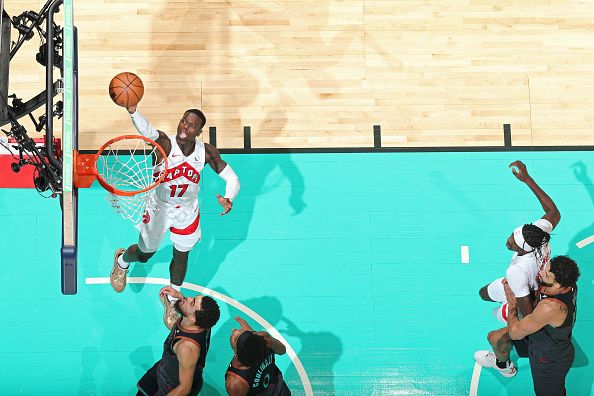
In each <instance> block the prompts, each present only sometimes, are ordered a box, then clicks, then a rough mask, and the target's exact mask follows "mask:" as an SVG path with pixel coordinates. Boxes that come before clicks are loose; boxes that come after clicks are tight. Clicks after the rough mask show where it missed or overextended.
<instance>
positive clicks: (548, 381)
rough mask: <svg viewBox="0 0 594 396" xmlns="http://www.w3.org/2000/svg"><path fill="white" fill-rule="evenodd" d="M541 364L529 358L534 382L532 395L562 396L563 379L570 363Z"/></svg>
mask: <svg viewBox="0 0 594 396" xmlns="http://www.w3.org/2000/svg"><path fill="white" fill-rule="evenodd" d="M567 363H569V362H564V363H561V364H559V363H552V362H541V361H540V359H537V358H536V357H534V356H532V355H531V356H530V371H531V372H532V381H533V382H534V393H535V394H536V396H564V395H565V394H566V389H565V377H566V376H567V373H568V372H569V369H570V368H571V363H569V364H567Z"/></svg>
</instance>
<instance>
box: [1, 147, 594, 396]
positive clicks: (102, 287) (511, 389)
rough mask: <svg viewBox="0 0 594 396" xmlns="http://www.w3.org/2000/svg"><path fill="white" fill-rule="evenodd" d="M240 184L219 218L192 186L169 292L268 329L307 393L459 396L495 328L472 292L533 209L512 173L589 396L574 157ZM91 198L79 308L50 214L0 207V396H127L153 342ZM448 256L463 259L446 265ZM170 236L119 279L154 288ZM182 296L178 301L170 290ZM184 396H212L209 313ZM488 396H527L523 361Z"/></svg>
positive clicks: (585, 225)
mask: <svg viewBox="0 0 594 396" xmlns="http://www.w3.org/2000/svg"><path fill="white" fill-rule="evenodd" d="M223 157H224V159H225V160H227V161H228V162H229V163H230V164H232V165H233V168H234V169H235V170H236V172H237V174H238V175H239V177H240V180H241V185H242V188H241V191H240V194H239V196H238V198H237V200H236V202H235V204H234V206H233V210H232V212H231V213H229V214H228V215H226V216H220V215H219V212H220V207H219V205H218V204H217V202H216V198H215V194H216V193H221V192H222V191H224V182H223V181H222V180H221V179H220V178H219V177H218V176H217V175H216V174H215V173H214V172H213V171H212V170H211V169H210V168H208V169H206V170H205V171H204V173H203V178H202V181H201V183H202V191H201V196H200V200H201V213H202V216H201V226H202V233H203V240H202V241H201V242H200V244H199V245H198V246H197V247H196V248H195V249H194V251H193V252H192V253H191V255H190V260H189V267H188V273H187V275H186V282H188V283H190V284H193V285H198V286H202V287H206V288H209V289H212V290H214V291H216V292H218V293H221V294H223V295H225V296H227V297H228V298H231V299H233V300H236V301H238V302H239V303H241V304H243V305H244V306H246V307H248V308H249V309H251V310H253V311H254V312H256V313H257V314H258V315H259V316H261V317H262V318H263V319H264V320H265V321H267V322H268V323H270V325H272V326H273V327H274V328H275V329H276V330H278V332H280V334H281V335H282V336H283V337H284V338H285V340H286V341H287V342H288V344H289V345H290V347H291V348H292V349H293V350H294V351H295V352H296V354H297V356H298V358H299V361H300V362H301V363H302V365H303V367H304V369H305V373H306V375H307V378H308V380H309V381H310V383H311V387H312V389H313V394H315V395H468V394H469V392H470V386H471V379H472V375H473V369H474V359H473V353H474V351H475V350H479V349H488V347H489V345H488V343H487V340H486V335H487V333H488V331H490V330H494V329H496V328H499V327H502V326H501V324H500V323H499V322H497V320H496V319H495V317H494V316H493V314H492V310H493V309H494V308H495V307H496V306H497V305H496V304H495V303H487V302H484V301H482V300H481V299H480V298H479V295H478V290H479V289H480V288H481V287H482V286H484V285H485V284H487V283H488V282H490V281H491V280H493V279H495V278H497V277H500V276H503V275H504V274H505V269H506V268H507V265H508V264H509V261H510V258H511V256H512V254H511V252H509V251H508V250H507V249H506V247H505V240H506V238H507V237H508V236H509V234H510V233H511V231H512V230H513V229H514V228H515V227H516V226H518V225H520V224H524V223H528V222H532V221H534V220H536V219H537V218H539V217H541V216H542V214H543V211H542V209H541V207H540V204H539V203H538V200H537V199H536V197H535V196H534V195H533V194H532V192H531V191H530V190H529V189H528V188H527V187H526V186H525V185H524V184H523V183H521V182H520V181H518V180H517V179H516V178H515V177H514V176H513V175H512V173H511V171H510V170H509V168H508V164H509V163H511V162H512V161H514V160H517V159H519V160H522V161H523V162H524V163H525V164H526V165H527V167H528V171H529V173H530V174H531V175H532V176H533V178H534V179H535V180H536V181H537V183H539V185H540V186H541V187H542V188H543V189H544V190H545V191H546V192H547V193H548V194H549V195H550V196H551V198H552V199H553V200H554V201H555V203H556V204H557V207H558V208H559V210H560V211H561V216H562V218H561V222H560V224H559V226H558V227H557V228H556V229H555V231H554V233H553V235H552V239H551V245H552V251H553V255H560V254H566V255H569V256H570V257H572V258H573V259H574V260H576V261H577V262H578V264H579V266H580V269H581V273H582V275H581V278H580V281H579V288H580V289H579V295H578V310H577V322H576V325H575V328H574V344H575V346H576V359H575V362H574V366H573V368H572V369H571V371H570V373H569V375H568V377H567V390H568V395H579V396H581V395H586V396H587V395H594V390H593V382H594V363H592V361H591V360H592V358H593V352H594V338H593V337H592V334H593V333H594V314H593V311H594V310H593V306H594V305H593V303H592V298H593V297H594V262H593V261H594V259H593V257H594V244H592V245H587V246H585V247H583V248H581V249H580V248H578V247H577V246H576V242H578V241H581V240H583V239H584V238H587V237H589V236H591V235H593V234H594V184H593V182H592V180H593V179H592V178H594V159H592V158H593V156H592V153H590V152H585V151H582V152H574V151H572V152H561V151H559V152H464V153H454V152H449V153H448V152H440V153H437V152H433V153H348V154H347V153H342V154H340V153H337V154H224V155H223ZM105 194H106V193H105V191H104V190H103V189H102V188H100V187H99V186H98V185H97V184H95V185H94V186H93V188H91V189H88V190H80V195H79V200H80V203H79V228H78V231H79V234H78V238H79V240H78V246H79V250H78V293H77V294H76V295H73V296H65V295H62V294H61V293H60V246H61V215H60V209H59V202H58V200H57V199H44V198H42V197H40V196H39V195H38V194H37V192H36V191H35V190H32V189H2V190H0V204H1V205H2V208H3V210H2V212H1V213H0V231H1V233H2V247H3V249H2V252H3V253H4V258H3V260H2V265H3V271H2V272H1V274H2V275H1V277H2V289H3V292H2V293H1V297H0V302H1V305H2V312H3V319H2V326H1V327H0V335H1V339H2V340H3V343H2V348H1V349H0V383H1V384H2V386H1V388H0V394H2V395H21V394H22V395H34V394H35V395H37V394H44V395H134V394H136V388H135V384H136V381H137V380H138V379H139V378H140V377H141V376H142V375H143V374H144V372H145V370H147V369H148V368H150V367H151V366H152V365H153V364H154V363H155V362H156V361H157V360H158V359H159V358H160V355H161V352H162V344H163V341H164V339H165V337H166V335H167V333H168V331H167V329H166V328H165V326H164V325H163V322H162V305H161V303H160V301H159V299H158V290H159V288H160V287H161V286H160V285H158V284H145V283H131V284H129V285H128V287H127V288H126V290H125V291H124V292H123V293H122V294H116V293H115V292H114V291H113V290H112V289H111V287H110V286H109V285H108V284H87V283H86V280H87V279H88V278H107V277H108V276H109V272H110V269H111V265H112V260H113V253H114V251H115V249H117V248H119V247H127V246H129V245H130V244H133V243H136V241H137V238H138V235H137V231H136V229H135V228H134V227H133V225H132V224H131V223H130V222H127V221H125V220H123V219H121V218H120V217H119V216H118V215H117V214H114V213H113V212H112V211H111V209H110V207H109V205H108V203H107V201H106V200H105ZM461 246H468V247H469V253H470V260H469V263H468V264H463V263H462V261H461ZM171 249H172V246H171V243H170V242H169V239H168V236H166V238H165V239H164V243H163V244H162V246H161V249H160V250H159V251H158V253H157V254H156V255H155V256H154V257H153V258H152V259H151V260H150V261H149V263H147V264H136V265H134V266H133V267H132V270H131V271H130V273H129V276H130V277H138V278H145V277H151V278H165V279H168V278H169V272H168V268H169V261H170V259H171ZM182 292H184V293H185V294H189V295H193V294H195V292H194V291H191V290H188V289H184V290H182ZM219 304H220V305H221V312H222V316H221V320H220V322H219V324H218V325H217V326H216V327H215V328H214V329H213V337H212V342H211V348H210V351H209V353H208V358H207V363H206V368H205V370H204V373H205V375H204V379H205V387H204V388H203V391H202V395H223V394H225V387H224V373H225V370H226V367H227V365H228V364H229V361H230V360H231V357H232V354H233V353H232V350H231V347H230V346H229V335H230V333H231V329H232V328H234V327H235V322H234V321H233V320H232V318H233V317H234V316H236V315H241V316H243V317H244V318H245V319H247V320H248V321H249V322H250V323H251V324H252V325H253V326H254V327H255V328H257V329H261V328H262V327H261V326H260V325H258V324H257V322H256V321H255V320H254V319H253V318H251V317H250V316H249V315H247V314H246V313H245V312H241V311H240V310H238V309H236V308H233V307H232V306H230V305H228V304H226V303H224V301H221V300H219ZM512 356H513V359H514V360H515V361H516V362H518V366H519V373H518V375H517V376H516V377H515V378H512V379H506V378H503V377H501V376H500V375H499V374H498V373H495V372H493V371H492V370H488V369H483V370H482V371H481V373H480V377H479V382H478V394H479V395H481V396H487V395H530V394H533V391H532V380H531V376H530V369H529V365H528V361H527V359H520V360H518V359H517V355H515V354H514V355H512ZM277 363H278V365H279V367H280V368H281V370H282V371H283V372H284V375H285V379H286V380H287V382H288V384H289V387H290V388H291V390H292V391H293V394H295V395H303V394H305V393H304V385H303V383H302V379H301V378H300V376H299V373H298V371H297V369H296V365H295V364H294V362H292V360H291V359H290V357H289V356H287V355H285V356H282V357H279V358H278V359H277Z"/></svg>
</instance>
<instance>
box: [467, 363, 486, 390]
mask: <svg viewBox="0 0 594 396" xmlns="http://www.w3.org/2000/svg"><path fill="white" fill-rule="evenodd" d="M482 368H483V366H481V365H480V364H478V363H476V362H475V363H474V370H472V379H471V380H470V393H469V395H470V396H477V395H478V384H479V379H480V378H481V370H482Z"/></svg>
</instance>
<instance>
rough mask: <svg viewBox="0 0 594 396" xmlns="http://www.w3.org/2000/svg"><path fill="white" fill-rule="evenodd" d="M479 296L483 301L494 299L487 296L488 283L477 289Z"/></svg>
mask: <svg viewBox="0 0 594 396" xmlns="http://www.w3.org/2000/svg"><path fill="white" fill-rule="evenodd" d="M479 296H481V299H483V300H484V301H495V300H493V299H491V297H489V284H487V285H485V286H483V287H482V288H481V289H480V290H479Z"/></svg>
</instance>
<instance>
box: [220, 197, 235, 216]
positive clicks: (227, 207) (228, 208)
mask: <svg viewBox="0 0 594 396" xmlns="http://www.w3.org/2000/svg"><path fill="white" fill-rule="evenodd" d="M217 199H218V201H219V205H221V206H222V207H223V209H225V210H224V211H223V212H222V213H221V216H222V215H226V214H227V213H229V212H230V211H231V208H232V207H233V202H231V200H230V199H229V198H224V197H221V196H220V195H219V194H217Z"/></svg>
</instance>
